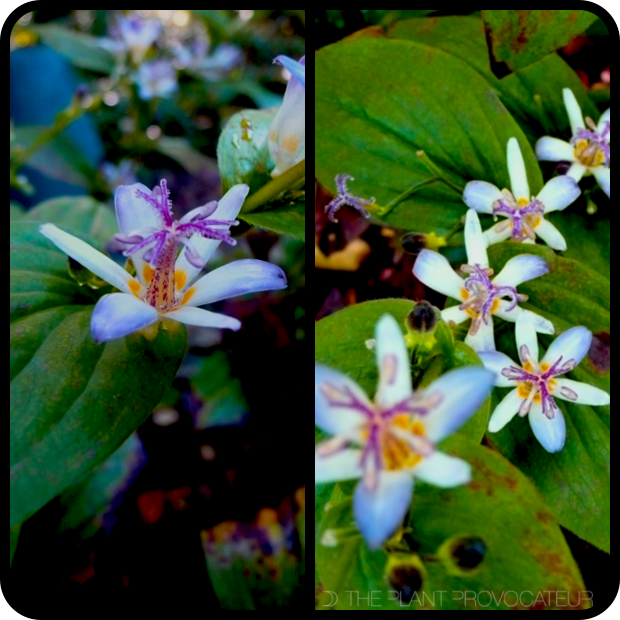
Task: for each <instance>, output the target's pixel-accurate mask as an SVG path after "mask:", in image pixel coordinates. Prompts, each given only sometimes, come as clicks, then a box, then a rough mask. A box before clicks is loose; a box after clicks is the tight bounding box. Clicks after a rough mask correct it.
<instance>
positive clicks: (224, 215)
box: [175, 185, 250, 290]
mask: <svg viewBox="0 0 620 620" xmlns="http://www.w3.org/2000/svg"><path fill="white" fill-rule="evenodd" d="M249 191H250V188H249V187H248V186H247V185H233V186H232V187H231V188H230V189H229V190H228V191H227V192H226V194H225V195H224V196H223V197H222V198H221V199H220V201H219V202H218V205H217V209H216V210H215V211H214V212H213V215H211V216H210V219H214V220H231V221H232V220H235V218H236V217H237V215H238V214H239V211H241V207H242V206H243V202H244V201H245V197H246V196H247V195H248V192H249ZM213 228H215V229H222V230H228V229H229V228H230V226H213ZM190 243H191V245H192V247H193V248H194V249H195V250H196V251H197V252H198V254H199V255H200V258H201V259H202V261H203V263H206V262H208V260H209V259H210V258H211V256H212V255H213V252H215V250H216V249H217V247H218V246H219V245H220V243H221V241H219V240H217V239H205V238H204V237H203V236H202V235H200V234H198V233H194V234H193V235H192V236H191V237H190ZM185 252H186V249H185V248H183V250H182V251H181V253H180V254H179V256H178V258H177V262H176V265H175V270H176V271H180V272H182V273H184V274H185V276H187V279H186V281H185V285H184V286H183V287H182V288H181V290H184V289H186V288H187V287H189V286H190V285H191V283H192V282H193V281H194V280H195V279H196V276H197V275H198V274H199V273H200V271H201V270H200V269H199V268H198V267H194V265H192V263H191V262H190V261H189V260H188V259H187V257H186V256H185Z"/></svg>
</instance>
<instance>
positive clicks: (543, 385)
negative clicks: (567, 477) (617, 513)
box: [480, 316, 610, 453]
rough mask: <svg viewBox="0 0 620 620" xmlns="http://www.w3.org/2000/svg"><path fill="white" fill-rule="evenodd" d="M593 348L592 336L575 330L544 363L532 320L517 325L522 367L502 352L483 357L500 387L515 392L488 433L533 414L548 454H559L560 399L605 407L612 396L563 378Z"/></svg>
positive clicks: (562, 423) (562, 433)
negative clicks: (558, 401) (513, 420)
mask: <svg viewBox="0 0 620 620" xmlns="http://www.w3.org/2000/svg"><path fill="white" fill-rule="evenodd" d="M591 345H592V332H591V331H590V330H588V329H586V328H585V327H573V328H572V329H569V330H568V331H566V332H564V333H563V334H562V335H561V336H560V337H559V338H557V339H556V340H555V342H554V343H553V344H552V345H551V346H550V347H549V350H548V351H547V353H546V355H545V356H544V357H543V358H542V360H541V361H540V362H539V352H538V338H537V336H536V332H535V330H534V328H533V326H532V323H531V321H530V320H529V318H528V317H527V316H523V317H520V318H519V320H518V321H517V347H518V350H519V357H520V359H521V364H515V363H514V362H513V361H512V360H511V359H510V358H509V357H508V356H507V355H504V354H503V353H499V352H498V351H488V352H485V353H481V354H480V358H481V359H482V361H483V363H484V365H485V366H486V367H487V368H488V369H489V370H491V371H493V372H494V373H495V375H496V382H495V385H496V386H498V387H514V388H515V389H514V390H513V391H512V392H510V394H508V396H506V398H504V400H503V401H502V402H501V403H500V404H499V406H498V407H497V409H496V410H495V412H494V413H493V415H492V416H491V421H490V424H489V431H490V432H491V433H496V432H498V431H500V430H501V429H502V428H504V426H506V424H508V422H510V421H511V420H512V418H514V417H515V416H516V415H517V413H518V414H519V415H520V416H522V417H524V416H526V415H527V416H528V417H529V420H530V425H531V426H532V430H533V431H534V435H535V436H536V438H537V439H538V441H539V442H540V443H541V444H542V446H543V447H544V448H545V450H547V452H552V453H553V452H559V451H560V450H562V448H563V447H564V444H565V443H566V421H565V419H564V416H563V414H562V412H561V411H560V409H559V408H558V405H557V403H556V401H555V399H556V398H559V399H561V400H566V401H569V402H572V403H576V404H580V405H592V406H603V405H608V404H609V402H610V399H609V394H607V392H604V391H603V390H600V389H598V388H596V387H593V386H591V385H588V384H586V383H579V382H577V381H571V380H570V379H562V378H560V377H561V375H564V374H566V373H567V372H570V371H571V370H573V369H574V368H575V367H576V366H577V365H579V364H580V363H581V361H582V360H583V359H584V358H585V356H586V355H587V354H588V351H589V350H590V347H591Z"/></svg>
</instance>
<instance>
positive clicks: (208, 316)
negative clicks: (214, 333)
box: [164, 306, 241, 332]
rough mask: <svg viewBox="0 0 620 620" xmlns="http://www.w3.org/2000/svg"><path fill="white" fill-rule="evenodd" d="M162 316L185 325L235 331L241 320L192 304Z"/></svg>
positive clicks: (239, 326) (238, 328) (239, 327)
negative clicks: (194, 306)
mask: <svg viewBox="0 0 620 620" xmlns="http://www.w3.org/2000/svg"><path fill="white" fill-rule="evenodd" d="M164 316H165V317H166V318H167V319H172V320H173V321H178V322H179V323H184V324H185V325H196V326H198V327H215V328H218V329H232V330H233V331H235V332H236V331H238V330H240V329H241V321H239V320H238V319H235V318H233V317H232V316H226V315H225V314H217V313H216V312H209V311H208V310H203V309H202V308H193V307H192V306H182V307H181V308H179V309H178V310H173V311H172V312H167V313H166V314H165V315H164Z"/></svg>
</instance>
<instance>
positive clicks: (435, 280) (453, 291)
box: [413, 249, 464, 300]
mask: <svg viewBox="0 0 620 620" xmlns="http://www.w3.org/2000/svg"><path fill="white" fill-rule="evenodd" d="M413 275H415V277H416V278H417V279H418V280H420V282H422V283H424V284H426V286H428V287H429V288H431V289H433V290H434V291H437V292H439V293H442V294H443V295H447V296H448V297H452V298H454V299H458V300H461V291H462V290H463V287H464V285H463V279H462V278H461V277H460V276H459V275H457V273H456V272H455V271H454V269H452V267H451V266H450V263H449V262H448V259H447V258H445V257H444V256H442V255H441V254H439V253H438V252H432V251H431V250H426V249H425V250H422V251H421V252H420V254H419V255H418V259H417V260H416V262H415V265H414V266H413Z"/></svg>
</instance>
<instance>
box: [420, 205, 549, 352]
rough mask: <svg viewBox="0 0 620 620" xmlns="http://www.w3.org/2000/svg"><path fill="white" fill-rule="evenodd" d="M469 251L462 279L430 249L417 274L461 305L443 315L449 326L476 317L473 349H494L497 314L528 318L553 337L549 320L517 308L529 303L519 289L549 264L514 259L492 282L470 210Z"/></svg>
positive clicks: (423, 253) (471, 337) (510, 318)
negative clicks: (494, 318)
mask: <svg viewBox="0 0 620 620" xmlns="http://www.w3.org/2000/svg"><path fill="white" fill-rule="evenodd" d="M465 247H466V250H467V265H463V266H462V267H461V271H462V272H463V273H464V274H465V276H464V278H463V277H461V276H459V275H458V274H457V273H456V272H455V271H454V270H453V269H452V267H451V266H450V263H449V262H448V260H447V259H446V258H445V257H443V256H442V255H441V254H439V253H438V252H431V251H430V250H426V249H425V250H422V251H421V252H420V254H419V256H418V259H417V260H416V263H415V265H414V266H413V273H414V275H415V276H416V278H418V280H420V282H422V283H424V284H425V285H426V286H428V287H429V288H431V289H433V290H434V291H437V292H439V293H442V294H443V295H446V296H448V297H452V298H453V299H458V300H459V301H460V302H461V305H460V306H453V307H451V308H446V309H445V310H444V311H443V312H442V317H443V319H444V321H446V323H448V324H449V323H451V322H452V323H455V324H456V325H459V324H461V323H463V322H465V321H467V320H468V319H472V322H471V327H470V328H469V332H468V334H467V337H466V339H465V342H466V343H467V344H468V345H469V346H470V347H471V348H472V349H474V350H475V351H487V350H494V349H495V336H494V331H493V330H494V328H493V315H494V314H495V315H497V316H499V317H500V318H502V319H504V320H506V321H512V322H515V321H516V320H517V318H518V317H519V316H520V315H522V314H526V315H528V316H531V317H532V318H533V319H534V323H535V325H536V329H537V330H538V331H539V332H542V333H543V334H553V333H554V331H555V330H554V328H553V324H552V323H551V322H550V321H548V320H547V319H544V318H543V317H541V316H539V315H537V314H534V313H533V312H531V311H530V310H524V309H523V308H521V307H520V306H519V302H522V301H527V295H520V294H519V293H518V291H517V288H516V287H517V286H519V284H522V283H523V282H527V281H528V280H533V279H534V278H539V277H540V276H543V275H545V274H546V273H548V271H549V266H548V265H547V263H546V261H545V260H544V259H543V258H541V257H539V256H532V255H530V254H521V255H520V256H515V257H514V258H511V259H510V260H509V261H508V262H507V263H506V265H505V267H504V268H503V269H502V271H501V272H500V273H499V274H498V275H497V276H496V277H495V278H493V279H492V280H491V277H492V276H493V270H492V269H490V268H489V258H488V256H487V250H486V248H487V242H486V239H485V236H484V234H483V232H482V228H481V227H480V220H479V219H478V215H477V213H476V212H475V211H474V210H473V209H470V210H469V211H468V212H467V218H466V221H465Z"/></svg>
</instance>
